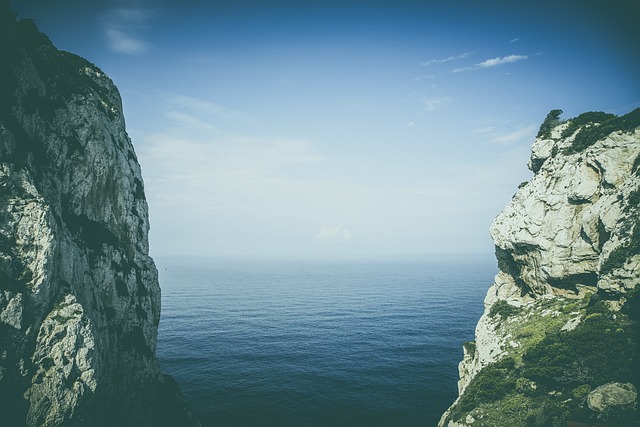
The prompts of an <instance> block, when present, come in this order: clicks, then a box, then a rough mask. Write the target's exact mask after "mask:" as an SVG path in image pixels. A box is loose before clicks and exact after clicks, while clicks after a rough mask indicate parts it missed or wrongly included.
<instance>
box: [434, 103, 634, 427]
mask: <svg viewBox="0 0 640 427" xmlns="http://www.w3.org/2000/svg"><path fill="white" fill-rule="evenodd" d="M560 114H561V111H559V110H554V111H552V112H551V113H550V114H549V116H548V117H547V120H545V122H544V123H543V125H542V126H541V129H540V133H539V135H538V137H537V138H536V140H535V142H534V144H533V148H532V153H531V159H530V161H529V168H530V169H531V170H532V171H533V172H534V177H533V178H532V179H531V181H529V182H528V183H523V185H521V186H520V189H519V190H518V192H517V193H516V194H515V195H514V197H513V199H512V200H511V202H510V203H509V205H508V206H507V207H506V208H505V209H504V211H503V212H502V213H501V214H500V215H499V216H498V217H497V218H496V219H495V221H494V223H493V225H492V226H491V236H492V238H493V240H494V242H495V245H496V257H497V260H498V267H499V272H498V274H497V276H496V278H495V282H494V284H493V285H492V286H491V287H490V289H489V291H488V293H487V296H486V299H485V311H484V314H483V315H482V317H481V318H480V320H479V322H478V325H477V327H476V339H475V341H474V342H471V343H467V344H465V346H464V359H463V361H462V362H461V363H460V366H459V371H460V381H459V384H458V388H459V397H458V399H457V400H456V402H455V403H454V404H453V405H452V407H451V408H449V410H448V411H447V412H446V413H445V414H444V415H443V417H442V419H441V421H440V426H449V427H453V426H471V425H473V426H496V425H509V426H547V425H549V426H550V425H563V426H564V425H566V423H567V421H572V422H584V423H606V424H607V425H639V423H640V421H638V420H640V414H638V410H637V408H636V405H635V401H633V402H632V401H631V400H633V399H635V397H634V398H633V399H632V395H633V396H635V394H634V393H635V390H636V388H637V386H638V382H639V380H640V376H639V375H638V367H639V365H640V361H639V360H638V355H639V351H638V341H640V339H639V338H638V337H640V334H639V330H638V320H639V319H638V316H639V313H640V310H639V307H638V306H639V303H638V300H639V295H638V290H639V289H640V286H639V285H640V109H638V110H635V111H633V112H631V113H629V114H627V115H625V116H621V117H617V116H614V115H611V114H605V113H585V114H582V115H580V116H578V117H576V118H573V119H571V120H568V121H564V122H563V121H561V120H560V119H559V115H560ZM627 383H628V385H625V386H620V385H619V384H627ZM611 384H614V385H616V384H617V385H616V387H617V388H616V390H615V391H616V392H617V393H615V394H616V396H618V397H619V396H622V395H624V399H622V400H624V404H620V405H617V406H616V405H609V408H610V409H602V408H603V406H602V405H600V406H596V405H595V404H594V403H593V402H596V401H599V402H604V401H607V397H603V396H608V395H610V394H611V393H609V394H607V393H605V392H609V391H611V390H612V389H613V388H615V387H614V386H611ZM634 384H635V387H634ZM618 389H620V390H623V391H624V392H622V391H620V390H618ZM603 390H604V391H603ZM594 396H595V397H594ZM630 399H631V400H630ZM614 406H615V408H614ZM594 408H598V410H596V409H594Z"/></svg>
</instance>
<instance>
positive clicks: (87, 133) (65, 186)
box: [0, 2, 195, 426]
mask: <svg viewBox="0 0 640 427" xmlns="http://www.w3.org/2000/svg"><path fill="white" fill-rule="evenodd" d="M148 230H149V223H148V218H147V203H146V201H145V197H144V189H143V183H142V177H141V174H140V166H139V165H138V161H137V159H136V154H135V152H134V150H133V146H132V145H131V141H130V140H129V137H128V136H127V134H126V132H125V123H124V118H123V115H122V106H121V100H120V97H119V94H118V91H117V89H116V88H115V86H114V85H113V83H112V81H111V80H110V79H109V78H108V77H107V76H106V75H105V74H104V73H103V72H102V71H100V69H98V68H97V67H96V66H94V65H93V64H90V63H89V62H87V61H85V60H83V59H82V58H79V57H77V56H75V55H73V54H70V53H67V52H62V51H59V50H57V49H56V48H55V47H54V46H53V45H52V44H51V42H50V41H49V39H48V38H47V37H46V36H45V35H43V34H41V33H39V32H38V30H37V29H36V27H35V25H34V24H33V23H32V22H30V21H25V20H22V21H20V22H17V21H16V20H15V18H14V16H13V14H12V13H11V12H10V11H9V10H8V8H7V7H6V6H5V5H4V2H3V4H2V5H0V402H2V410H1V411H0V424H2V425H11V426H19V425H29V426H58V425H64V426H74V425H92V426H100V425H105V426H106V425H109V426H113V425H136V426H138V425H158V424H159V423H158V422H157V420H163V421H166V422H169V423H170V424H171V425H191V424H194V423H195V422H194V420H193V419H192V418H191V416H190V415H189V413H188V410H187V408H186V406H185V405H184V403H183V402H182V401H181V399H180V396H179V391H178V389H177V386H175V383H174V382H173V381H172V380H171V379H170V378H168V377H166V376H163V375H162V373H161V372H160V369H159V367H158V362H157V360H156V357H155V348H156V336H157V328H158V321H159V318H160V288H159V285H158V279H157V271H156V268H155V265H154V263H153V260H152V259H151V258H150V257H149V254H148V240H147V233H148ZM163 425H164V424H163Z"/></svg>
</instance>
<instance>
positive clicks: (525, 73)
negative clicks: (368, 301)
mask: <svg viewBox="0 0 640 427" xmlns="http://www.w3.org/2000/svg"><path fill="white" fill-rule="evenodd" d="M52 3H54V2H42V1H36V0H22V1H17V0H15V1H14V2H13V8H14V10H15V11H17V12H18V13H19V16H20V17H29V18H33V19H34V20H35V21H36V23H37V25H38V26H39V28H40V29H41V31H43V32H45V33H46V34H47V35H48V36H49V37H50V38H51V40H52V41H53V42H54V44H56V46H57V47H58V48H59V49H63V50H68V51H71V52H74V53H77V54H79V55H81V56H84V57H85V58H87V59H89V60H90V61H92V62H93V63H95V64H96V65H98V66H99V67H100V68H102V69H103V70H104V71H105V72H107V74H109V75H110V76H111V78H112V79H113V80H114V81H115V83H116V85H117V86H118V88H119V89H120V92H121V94H122V97H123V103H124V109H125V117H126V121H127V128H128V132H129V135H130V136H131V138H132V140H133V143H134V145H135V147H136V151H137V153H138V157H139V160H140V163H141V165H142V169H143V175H144V178H145V186H146V193H147V198H148V201H149V206H150V218H151V227H152V230H151V248H152V255H192V254H199V255H228V256H255V255H263V256H265V255H268V256H281V257H324V258H326V257H330V258H332V257H340V258H343V257H344V258H346V257H349V258H351V257H374V256H376V257H378V256H398V255H407V254H413V255H421V254H432V253H469V252H487V253H490V252H491V251H492V250H493V245H492V242H491V240H490V238H489V236H488V228H489V225H490V223H491V221H492V220H493V218H494V217H495V216H496V215H497V214H498V213H499V212H500V210H501V209H502V208H503V207H504V205H506V203H507V202H508V201H509V200H510V198H511V196H512V195H513V193H514V192H515V191H516V188H517V185H518V184H519V183H520V182H522V181H525V180H528V179H529V178H530V177H531V173H530V172H529V171H528V170H527V168H526V161H527V159H528V155H529V150H530V146H531V143H532V142H533V139H534V137H535V134H536V132H537V130H538V127H539V125H540V123H541V122H542V120H543V119H544V117H545V115H546V114H547V113H548V112H549V110H551V109H555V108H560V109H563V110H564V112H565V114H564V117H566V118H568V117H572V116H575V115H578V114H580V113H582V112H584V111H590V110H601V111H606V112H611V113H615V114H624V113H626V112H629V111H631V110H632V109H634V108H636V107H638V106H640V82H639V79H638V76H640V55H639V52H638V49H637V47H636V46H634V45H633V43H634V41H635V40H638V39H640V34H639V32H640V30H639V29H638V26H637V25H636V24H635V22H634V17H637V16H640V15H639V14H638V7H637V6H634V2H633V1H611V2H606V4H605V5H603V3H605V2H594V1H555V2H548V1H542V2H529V3H530V4H524V2H506V1H505V2H499V1H485V2H477V1H475V2H473V1H439V2H435V1H422V2H416V1H412V2H409V1H402V0H400V1H395V2H383V1H373V2H364V1H361V2H355V1H342V2H337V1H335V2H334V1H322V2H319V1H318V2H310V1H307V2H305V1H297V2H288V1H272V2H265V1H262V2H258V1H244V2H243V1H213V2H205V1H189V0H182V1H177V0H176V1H173V0H164V1H153V2H152V1H144V0H137V1H136V0H122V1H95V2H81V1H59V2H55V5H53V4H52ZM521 3H522V4H521ZM514 4H515V6H514Z"/></svg>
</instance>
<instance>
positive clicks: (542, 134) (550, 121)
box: [536, 110, 562, 139]
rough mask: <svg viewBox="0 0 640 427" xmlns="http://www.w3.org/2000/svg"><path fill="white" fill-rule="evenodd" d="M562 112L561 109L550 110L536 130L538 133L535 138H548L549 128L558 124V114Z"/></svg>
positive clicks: (559, 121)
mask: <svg viewBox="0 0 640 427" xmlns="http://www.w3.org/2000/svg"><path fill="white" fill-rule="evenodd" d="M561 114H562V110H551V111H550V112H549V114H547V117H545V119H544V121H543V122H542V124H541V125H540V130H538V134H537V135H536V138H543V139H546V138H550V137H551V130H552V129H553V128H554V127H556V126H558V125H559V124H560V123H562V121H561V120H560V115H561Z"/></svg>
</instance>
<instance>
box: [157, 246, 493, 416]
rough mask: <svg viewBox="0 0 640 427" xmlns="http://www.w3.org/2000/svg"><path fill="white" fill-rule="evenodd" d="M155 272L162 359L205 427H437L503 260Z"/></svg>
mask: <svg viewBox="0 0 640 427" xmlns="http://www.w3.org/2000/svg"><path fill="white" fill-rule="evenodd" d="M156 263H157V266H158V270H159V275H160V285H161V288H162V315H161V319H160V325H159V332H158V347H157V355H158V359H159V361H160V365H161V368H162V370H163V371H164V372H166V373H169V374H171V375H172V376H173V377H174V378H175V380H176V381H177V382H178V384H179V386H180V388H181V390H182V393H183V395H184V397H185V399H186V401H187V402H188V404H189V405H190V407H191V409H192V411H193V412H194V414H195V415H196V417H197V418H198V419H199V420H200V422H201V423H202V425H203V426H243V427H252V426H256V427H259V426H279V427H280V426H282V427H288V426H374V427H375V426H380V427H382V426H394V427H395V426H435V425H436V424H437V422H438V420H439V418H440V416H441V415H442V413H443V412H444V411H445V410H446V409H447V407H448V406H449V405H451V403H452V402H453V401H454V400H455V398H456V396H457V380H458V371H457V365H458V363H459V362H460V360H461V359H462V344H463V343H464V342H465V341H469V340H472V339H473V335H474V328H475V325H476V323H477V321H478V319H479V317H480V315H481V314H482V310H483V299H484V296H485V294H486V291H487V288H488V287H489V286H490V285H491V283H492V281H493V276H494V275H495V274H496V272H497V267H496V263H495V259H494V257H493V255H492V254H487V255H455V256H425V257H411V258H407V259H404V258H402V259H398V258H394V259H383V260H380V259H377V260H372V261H336V260H333V261H283V260H266V259H265V260H259V259H251V260H249V259H221V258H211V259H205V258H196V259H194V258H156Z"/></svg>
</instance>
